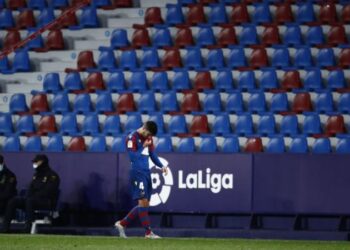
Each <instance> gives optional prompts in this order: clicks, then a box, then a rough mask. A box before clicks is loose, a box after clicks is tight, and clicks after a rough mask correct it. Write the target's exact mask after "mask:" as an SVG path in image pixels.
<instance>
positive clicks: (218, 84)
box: [215, 70, 233, 91]
mask: <svg viewBox="0 0 350 250" xmlns="http://www.w3.org/2000/svg"><path fill="white" fill-rule="evenodd" d="M215 88H217V89H219V90H225V91H227V90H231V89H233V78H232V72H231V71H229V70H225V71H218V74H217V75H216V78H215Z"/></svg>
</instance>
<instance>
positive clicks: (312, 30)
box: [306, 26, 325, 45]
mask: <svg viewBox="0 0 350 250" xmlns="http://www.w3.org/2000/svg"><path fill="white" fill-rule="evenodd" d="M306 43H307V44H309V45H317V44H325V39H324V36H323V31H322V27H321V26H310V27H309V29H308V30H307V32H306Z"/></svg>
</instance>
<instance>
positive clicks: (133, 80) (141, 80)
mask: <svg viewBox="0 0 350 250" xmlns="http://www.w3.org/2000/svg"><path fill="white" fill-rule="evenodd" d="M129 81H130V83H129V89H130V90H132V91H144V90H146V89H147V88H148V87H147V85H148V84H147V76H146V73H145V72H144V71H135V72H133V73H132V75H131V77H130V80H129Z"/></svg>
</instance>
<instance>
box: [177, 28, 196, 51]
mask: <svg viewBox="0 0 350 250" xmlns="http://www.w3.org/2000/svg"><path fill="white" fill-rule="evenodd" d="M175 45H176V46H177V47H187V46H193V45H194V40H193V36H192V30H191V29H190V28H188V27H179V28H178V29H177V33H176V35H175Z"/></svg>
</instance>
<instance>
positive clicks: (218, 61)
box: [206, 49, 225, 69]
mask: <svg viewBox="0 0 350 250" xmlns="http://www.w3.org/2000/svg"><path fill="white" fill-rule="evenodd" d="M206 64H207V67H208V68H209V69H221V68H224V67H225V58H224V54H223V52H222V50H221V49H212V50H210V51H209V53H208V56H207V62H206Z"/></svg>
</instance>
